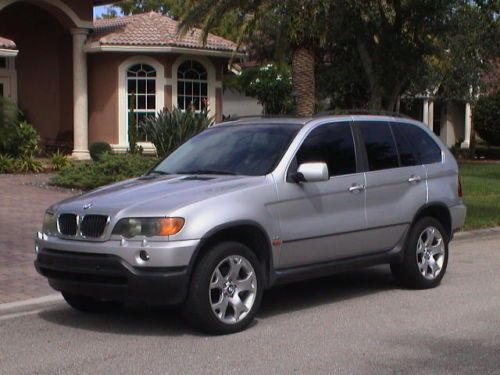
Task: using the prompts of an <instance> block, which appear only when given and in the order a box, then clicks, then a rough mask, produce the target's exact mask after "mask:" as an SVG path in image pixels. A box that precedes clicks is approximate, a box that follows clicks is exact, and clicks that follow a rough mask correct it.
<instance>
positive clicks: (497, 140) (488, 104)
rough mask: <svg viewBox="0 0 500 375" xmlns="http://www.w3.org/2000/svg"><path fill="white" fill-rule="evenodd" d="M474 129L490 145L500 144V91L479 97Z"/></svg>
mask: <svg viewBox="0 0 500 375" xmlns="http://www.w3.org/2000/svg"><path fill="white" fill-rule="evenodd" d="M474 129H475V130H476V132H477V134H478V135H479V136H480V137H481V138H482V139H484V140H485V141H486V142H487V143H488V144H489V145H490V146H500V91H497V92H495V93H493V94H490V95H487V96H482V97H481V98H479V100H478V101H477V104H476V106H475V108H474Z"/></svg>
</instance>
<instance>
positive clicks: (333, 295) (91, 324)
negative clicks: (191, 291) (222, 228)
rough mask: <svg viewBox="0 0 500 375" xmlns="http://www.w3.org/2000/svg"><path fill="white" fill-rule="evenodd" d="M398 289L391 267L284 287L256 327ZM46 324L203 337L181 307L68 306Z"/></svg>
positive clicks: (47, 314)
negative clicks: (100, 310) (85, 309)
mask: <svg viewBox="0 0 500 375" xmlns="http://www.w3.org/2000/svg"><path fill="white" fill-rule="evenodd" d="M394 288H396V284H395V283H394V281H393V279H392V276H391V273H390V271H389V269H388V267H373V268H367V269H361V270H356V271H352V272H346V273H342V274H337V275H333V276H329V277H324V278H320V279H315V280H308V281H303V282H299V283H293V284H288V285H283V286H279V287H275V288H273V289H270V290H268V291H266V292H265V293H264V298H263V301H262V305H261V309H260V311H259V313H258V314H257V319H256V321H254V322H253V324H252V326H255V325H258V324H259V321H262V320H265V319H266V318H270V317H273V316H276V315H280V314H287V313H293V312H294V311H298V310H303V309H309V308H314V307H316V306H321V305H327V304H331V303H340V302H342V301H344V300H348V299H352V298H358V297H362V296H363V295H367V294H373V293H377V292H381V291H387V290H390V289H394ZM38 315H39V317H40V318H41V319H44V320H45V321H48V322H51V323H54V324H57V325H62V326H66V327H70V328H74V329H82V330H87V331H95V332H100V333H111V334H120V335H141V336H180V335H200V334H199V333H198V332H197V331H196V330H194V329H192V328H190V327H188V326H187V325H186V324H185V323H184V320H183V318H182V312H181V309H180V308H178V307H150V306H127V307H125V308H124V309H121V310H118V311H115V312H110V313H104V314H95V315H94V314H85V313H80V312H78V311H75V310H73V309H71V308H70V307H67V306H62V307H58V308H54V309H50V310H45V311H41V312H40V313H39V314H38Z"/></svg>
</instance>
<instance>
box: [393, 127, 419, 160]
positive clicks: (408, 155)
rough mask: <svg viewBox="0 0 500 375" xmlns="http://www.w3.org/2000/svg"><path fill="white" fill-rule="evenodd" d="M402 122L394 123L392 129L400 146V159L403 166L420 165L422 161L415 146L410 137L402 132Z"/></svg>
mask: <svg viewBox="0 0 500 375" xmlns="http://www.w3.org/2000/svg"><path fill="white" fill-rule="evenodd" d="M401 126H402V125H400V124H392V125H391V127H392V131H393V134H394V138H395V139H396V145H397V146H398V153H399V160H400V161H401V166H402V167H409V166H412V165H419V164H420V161H419V158H418V155H417V153H416V151H415V148H414V147H413V146H412V144H411V143H410V141H409V140H408V138H406V137H405V135H404V134H403V133H402V132H401Z"/></svg>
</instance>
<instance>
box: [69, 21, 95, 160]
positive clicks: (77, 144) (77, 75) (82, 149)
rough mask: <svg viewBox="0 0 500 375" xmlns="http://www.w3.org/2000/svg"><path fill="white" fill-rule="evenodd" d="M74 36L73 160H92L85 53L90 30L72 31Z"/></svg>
mask: <svg viewBox="0 0 500 375" xmlns="http://www.w3.org/2000/svg"><path fill="white" fill-rule="evenodd" d="M71 34H72V35H73V131H74V145H73V154H72V156H73V158H75V159H81V160H85V159H90V155H89V134H88V127H89V124H88V93H87V55H86V53H85V52H84V51H83V47H84V44H85V41H86V40H87V34H88V30H86V29H72V30H71Z"/></svg>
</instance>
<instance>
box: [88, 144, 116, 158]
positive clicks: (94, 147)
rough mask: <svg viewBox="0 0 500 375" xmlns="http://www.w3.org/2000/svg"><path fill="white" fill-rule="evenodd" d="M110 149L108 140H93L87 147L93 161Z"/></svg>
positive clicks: (110, 150)
mask: <svg viewBox="0 0 500 375" xmlns="http://www.w3.org/2000/svg"><path fill="white" fill-rule="evenodd" d="M112 151H113V150H112V148H111V146H110V144H109V143H108V142H94V143H92V144H91V145H90V147H89V153H90V157H91V158H92V160H93V161H98V160H99V159H100V158H101V156H102V155H104V154H110V153H111V152H112Z"/></svg>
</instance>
